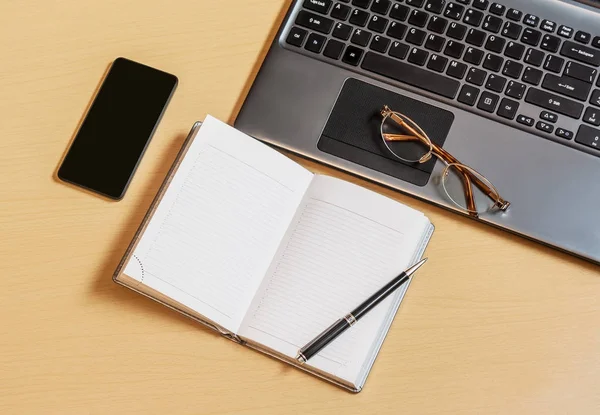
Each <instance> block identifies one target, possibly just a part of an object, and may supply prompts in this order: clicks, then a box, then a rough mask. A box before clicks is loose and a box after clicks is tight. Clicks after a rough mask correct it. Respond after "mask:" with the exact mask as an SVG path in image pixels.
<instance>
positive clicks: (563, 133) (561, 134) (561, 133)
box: [556, 128, 574, 140]
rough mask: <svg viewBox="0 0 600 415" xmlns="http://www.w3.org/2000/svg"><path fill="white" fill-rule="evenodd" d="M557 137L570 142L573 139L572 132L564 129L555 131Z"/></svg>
mask: <svg viewBox="0 0 600 415" xmlns="http://www.w3.org/2000/svg"><path fill="white" fill-rule="evenodd" d="M556 135H557V137H560V138H564V139H565V140H571V139H572V138H573V135H574V134H573V131H569V130H565V129H564V128H557V129H556Z"/></svg>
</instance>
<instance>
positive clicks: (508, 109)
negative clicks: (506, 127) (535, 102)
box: [497, 98, 519, 120]
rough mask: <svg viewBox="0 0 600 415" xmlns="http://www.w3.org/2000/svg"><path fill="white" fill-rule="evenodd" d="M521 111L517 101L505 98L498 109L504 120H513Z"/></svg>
mask: <svg viewBox="0 0 600 415" xmlns="http://www.w3.org/2000/svg"><path fill="white" fill-rule="evenodd" d="M518 110H519V103H518V102H517V101H513V100H512V99H508V98H503V99H502V101H501V102H500V107H499V108H498V112H497V114H498V115H499V116H501V117H502V118H506V119H509V120H512V119H513V118H515V115H517V111H518Z"/></svg>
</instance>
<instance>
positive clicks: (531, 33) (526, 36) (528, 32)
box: [521, 29, 542, 46]
mask: <svg viewBox="0 0 600 415" xmlns="http://www.w3.org/2000/svg"><path fill="white" fill-rule="evenodd" d="M541 37H542V32H539V31H537V30H533V29H525V30H524V31H523V36H521V42H523V43H526V44H528V45H531V46H537V45H538V43H540V38H541Z"/></svg>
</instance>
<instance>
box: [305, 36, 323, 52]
mask: <svg viewBox="0 0 600 415" xmlns="http://www.w3.org/2000/svg"><path fill="white" fill-rule="evenodd" d="M326 40H327V38H326V37H325V36H321V35H319V34H317V33H311V34H310V35H309V36H308V40H307V41H306V45H305V46H304V48H305V49H306V50H310V51H311V52H315V53H321V50H322V49H323V46H324V45H325V41H326Z"/></svg>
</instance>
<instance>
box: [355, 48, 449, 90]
mask: <svg viewBox="0 0 600 415" xmlns="http://www.w3.org/2000/svg"><path fill="white" fill-rule="evenodd" d="M362 68H363V69H365V70H367V71H371V72H374V73H377V74H379V75H382V76H385V77H388V78H391V79H394V80H396V81H399V82H404V83H406V84H409V85H412V86H414V87H417V88H421V89H424V90H426V91H429V92H432V93H434V94H438V95H441V96H444V97H446V98H450V99H454V97H455V96H456V94H457V93H458V88H459V87H460V82H458V81H456V80H454V79H450V78H447V77H445V76H444V75H440V74H436V73H434V72H431V71H428V70H426V69H421V68H419V67H416V66H413V65H409V64H407V63H404V62H400V61H397V60H395V59H391V58H388V57H385V56H383V55H379V54H377V53H372V52H367V54H366V56H365V59H364V60H363V63H362Z"/></svg>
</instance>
